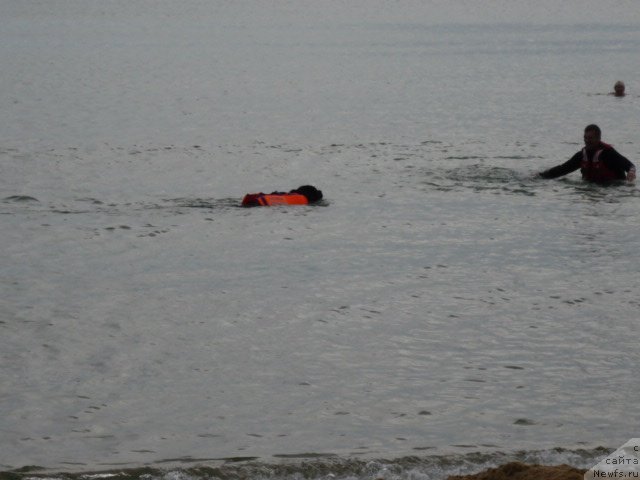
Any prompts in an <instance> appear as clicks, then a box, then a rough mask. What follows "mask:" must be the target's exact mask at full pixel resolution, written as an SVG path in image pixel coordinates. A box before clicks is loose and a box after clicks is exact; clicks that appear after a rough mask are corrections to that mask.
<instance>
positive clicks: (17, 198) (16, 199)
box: [4, 195, 40, 202]
mask: <svg viewBox="0 0 640 480" xmlns="http://www.w3.org/2000/svg"><path fill="white" fill-rule="evenodd" d="M4 201H5V202H39V201H40V200H38V199H37V198H34V197H30V196H28V195H11V196H10V197H6V198H5V199H4Z"/></svg>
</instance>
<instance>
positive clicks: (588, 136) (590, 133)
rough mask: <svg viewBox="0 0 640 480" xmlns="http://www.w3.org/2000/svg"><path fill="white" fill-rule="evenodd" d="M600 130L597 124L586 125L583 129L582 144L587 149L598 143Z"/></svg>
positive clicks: (600, 134)
mask: <svg viewBox="0 0 640 480" xmlns="http://www.w3.org/2000/svg"><path fill="white" fill-rule="evenodd" d="M601 137H602V131H601V130H600V127H599V126H597V125H593V124H592V125H587V126H586V127H585V129H584V146H585V147H587V150H593V149H595V148H596V147H598V146H599V145H600V138H601Z"/></svg>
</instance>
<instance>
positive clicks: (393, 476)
mask: <svg viewBox="0 0 640 480" xmlns="http://www.w3.org/2000/svg"><path fill="white" fill-rule="evenodd" d="M611 451H612V450H611V449H607V448H604V447H597V448H594V449H576V450H569V449H563V448H555V449H550V450H536V451H519V452H513V453H504V452H487V453H484V452H474V453H468V454H450V455H431V456H424V457H421V456H408V457H400V458H396V459H370V460H367V459H360V458H343V457H339V456H337V455H332V454H313V453H307V454H300V455H284V454H283V455H274V459H275V461H272V462H267V461H265V460H260V459H258V458H256V457H237V458H235V457H234V458H220V459H195V458H191V457H186V458H178V459H168V460H164V461H159V462H156V464H154V465H150V466H145V467H138V468H118V469H113V470H104V471H92V472H87V471H84V472H69V471H66V472H60V473H52V471H51V470H48V469H45V468H41V467H33V466H32V467H24V468H21V469H18V470H13V471H10V472H0V480H44V479H46V480H95V479H100V478H110V479H114V480H212V479H216V480H254V479H256V480H258V479H261V480H264V479H273V480H299V479H301V478H304V479H307V480H341V479H344V480H347V479H348V480H377V479H385V480H411V479H415V478H423V479H424V480H444V479H446V478H448V477H449V476H451V475H465V474H469V473H475V472H478V471H482V470H485V469H488V468H493V467H497V466H500V465H504V464H505V463H509V462H514V461H517V462H523V463H529V464H540V465H558V464H568V465H571V466H574V467H576V468H589V467H591V466H593V465H595V464H596V463H597V462H598V461H600V460H601V459H602V458H604V457H605V456H607V455H608V454H610V453H611ZM188 464H194V465H193V466H186V465H188Z"/></svg>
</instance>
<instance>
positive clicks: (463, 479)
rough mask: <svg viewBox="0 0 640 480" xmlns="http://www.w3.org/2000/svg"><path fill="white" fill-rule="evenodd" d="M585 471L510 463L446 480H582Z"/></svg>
mask: <svg viewBox="0 0 640 480" xmlns="http://www.w3.org/2000/svg"><path fill="white" fill-rule="evenodd" d="M585 472H586V470H585V469H580V468H575V467H571V466H569V465H555V466H545V465H528V464H526V463H521V462H511V463H507V464H504V465H501V466H500V467H497V468H490V469H488V470H485V471H483V472H480V473H476V474H474V475H462V476H458V475H455V476H450V477H449V478H448V480H582V479H583V478H584V474H585Z"/></svg>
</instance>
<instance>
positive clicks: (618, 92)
mask: <svg viewBox="0 0 640 480" xmlns="http://www.w3.org/2000/svg"><path fill="white" fill-rule="evenodd" d="M613 93H614V95H615V96H616V97H624V82H621V81H620V80H618V81H617V82H616V83H615V85H614V86H613Z"/></svg>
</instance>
